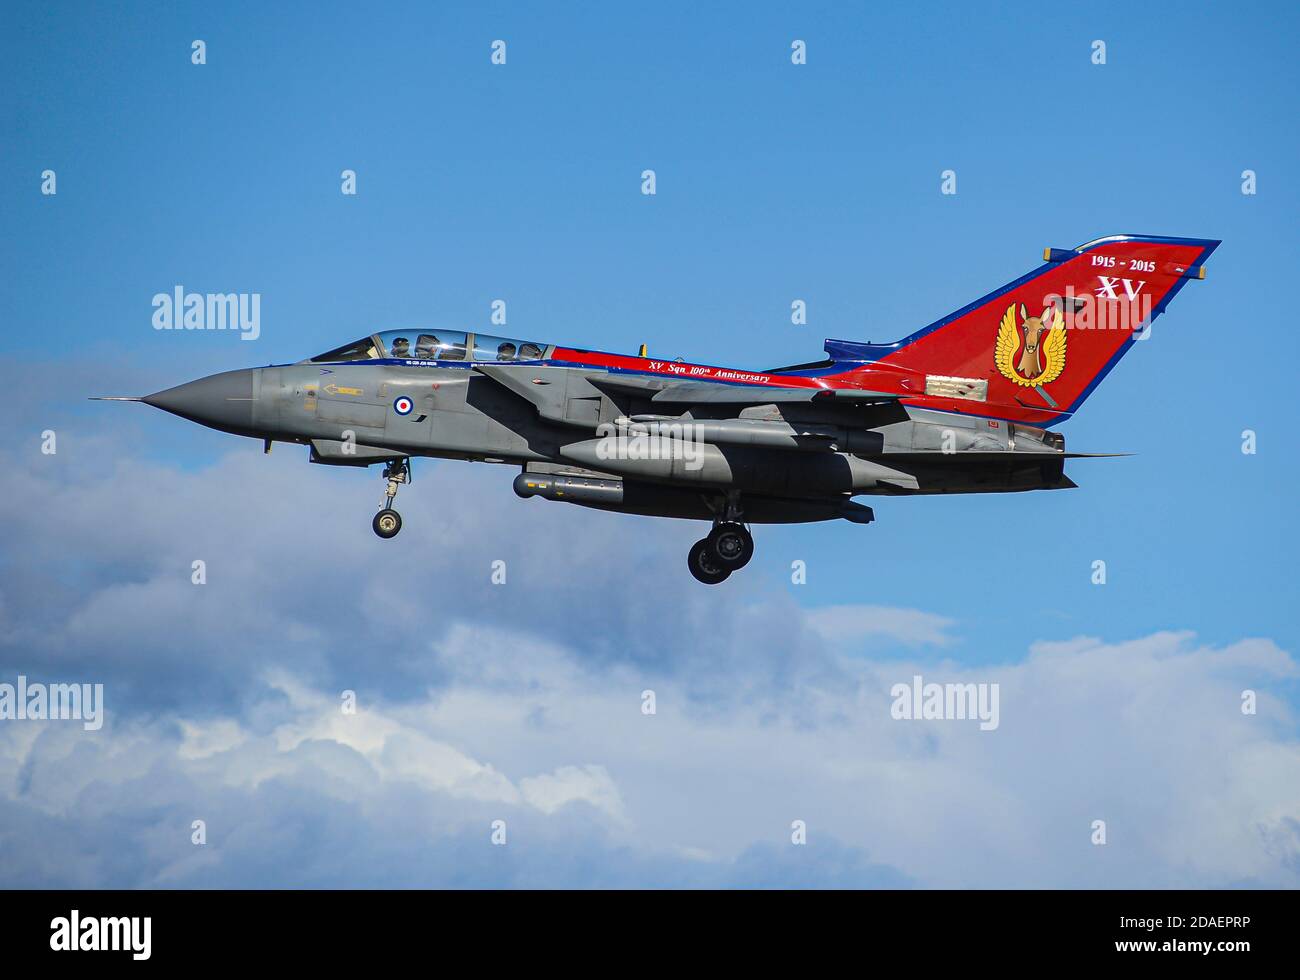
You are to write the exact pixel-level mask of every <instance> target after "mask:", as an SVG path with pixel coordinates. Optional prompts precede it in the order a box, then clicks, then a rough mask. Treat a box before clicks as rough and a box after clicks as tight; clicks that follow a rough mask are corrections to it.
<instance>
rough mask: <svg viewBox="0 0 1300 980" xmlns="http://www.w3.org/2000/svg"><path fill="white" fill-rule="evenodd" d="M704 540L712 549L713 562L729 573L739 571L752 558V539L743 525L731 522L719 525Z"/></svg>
mask: <svg viewBox="0 0 1300 980" xmlns="http://www.w3.org/2000/svg"><path fill="white" fill-rule="evenodd" d="M704 540H705V541H707V542H708V544H709V548H710V549H712V551H713V558H714V560H715V561H716V562H717V563H718V564H720V565H721V566H722V567H723V568H726V569H728V570H730V571H733V572H736V571H739V570H740V569H742V568H744V567H745V566H746V565H748V564H749V559H751V558H753V557H754V538H753V535H751V534H750V533H749V531H747V530H746V529H745V526H744V525H743V524H736V523H734V522H731V521H727V522H725V523H722V524H719V525H717V526H716V527H715V528H714V529H713V530H712V531H710V532H709V536H708V537H707V538H705V539H704Z"/></svg>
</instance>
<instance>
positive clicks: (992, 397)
mask: <svg viewBox="0 0 1300 980" xmlns="http://www.w3.org/2000/svg"><path fill="white" fill-rule="evenodd" d="M1218 244H1219V242H1218V241H1214V240H1209V239H1191V238H1165V237H1159V236H1154V235H1114V236H1111V237H1108V238H1099V239H1097V240H1096V241H1092V242H1088V243H1086V244H1084V245H1080V246H1079V247H1078V248H1072V249H1057V248H1049V249H1045V250H1044V253H1043V264H1042V265H1040V266H1038V267H1037V268H1036V269H1034V270H1033V271H1031V272H1029V273H1027V274H1026V275H1023V276H1021V277H1020V278H1019V279H1016V280H1014V281H1012V282H1009V283H1007V284H1006V285H1005V286H1002V287H1000V288H998V289H996V290H994V291H993V292H991V293H989V294H988V295H986V296H982V297H980V298H979V299H977V300H975V301H974V302H973V303H970V304H969V305H967V306H964V307H962V308H961V309H959V310H957V311H956V312H954V313H950V314H948V315H947V316H945V317H942V318H941V319H939V320H936V321H935V322H933V323H931V324H929V325H928V326H925V327H922V328H921V329H920V330H917V331H916V332H914V333H912V334H910V335H909V336H907V337H904V338H903V339H902V340H899V341H897V342H895V343H891V344H874V343H869V342H868V343H860V342H857V341H851V340H827V341H826V343H825V351H826V357H825V359H823V360H820V361H816V362H813V363H809V364H798V365H794V366H792V367H778V368H770V369H766V370H752V369H736V368H723V367H713V366H708V365H703V364H694V363H690V362H687V361H683V360H681V359H680V358H677V359H667V358H654V357H649V356H647V355H646V351H645V348H644V347H643V348H642V350H641V353H640V354H639V355H637V356H629V355H623V354H609V353H602V352H599V351H594V350H586V349H583V348H577V347H566V346H564V345H562V344H553V343H543V342H541V341H529V340H519V339H511V338H506V337H498V336H489V335H487V334H484V333H477V332H469V333H464V332H457V331H452V330H444V329H441V328H436V327H428V328H422V329H414V330H385V331H382V332H378V333H370V334H366V335H365V336H364V337H361V338H359V339H357V340H354V341H352V342H351V343H347V344H344V345H343V346H341V347H335V348H333V349H332V350H328V351H326V352H325V353H323V354H318V355H316V356H315V357H310V358H308V359H306V360H304V361H299V362H298V363H296V364H282V365H275V366H270V367H264V368H250V369H247V370H240V371H227V372H225V373H223V374H215V375H212V376H211V377H206V378H201V379H199V380H197V381H191V382H189V383H188V384H183V385H180V386H178V387H175V388H169V389H167V390H165V391H160V392H157V393H156V394H152V395H147V396H144V397H142V398H125V399H117V400H126V401H142V402H144V403H145V404H148V405H153V406H154V407H156V408H161V409H163V410H165V411H168V412H171V413H172V414H174V415H179V416H180V417H181V418H185V419H189V420H191V421H194V422H198V423H200V424H202V425H206V426H209V427H211V428H214V429H220V430H221V431H224V432H231V433H234V434H236V435H242V436H250V437H252V438H255V439H261V440H263V441H264V444H265V449H266V451H267V452H269V451H270V448H271V445H272V443H273V442H292V443H298V444H300V445H306V446H309V447H310V452H309V459H310V460H311V462H313V463H321V464H325V465H330V466H360V467H365V466H371V465H375V464H382V465H383V477H384V480H385V481H386V492H385V494H384V500H383V502H382V504H381V506H380V509H379V512H378V513H377V514H376V515H375V517H374V521H373V527H374V530H375V533H376V534H378V535H379V536H380V537H381V538H391V537H393V536H394V535H395V534H397V532H398V531H400V530H401V527H402V519H401V517H400V516H399V515H398V513H397V511H396V510H394V509H393V503H394V498H395V497H396V496H397V492H398V487H399V486H401V485H402V484H405V483H407V482H408V481H409V479H410V474H411V459H412V458H413V457H416V456H432V457H439V458H443V459H459V460H470V461H474V462H486V463H502V464H506V465H510V466H515V467H518V468H519V471H520V472H519V475H518V476H516V477H515V480H514V489H515V492H516V493H517V494H518V495H519V496H520V497H525V498H526V497H542V498H543V499H546V500H555V501H562V502H565V503H571V504H578V505H579V506H582V507H592V508H596V509H600V510H611V511H621V512H623V513H629V514H642V515H647V516H653V517H678V518H688V519H695V520H702V521H710V522H711V523H712V530H711V531H710V532H709V533H708V534H707V535H706V536H705V537H703V538H702V539H700V540H699V541H697V542H696V543H695V545H694V546H693V547H692V548H691V550H690V553H689V556H688V566H689V568H690V571H691V574H692V575H694V576H695V578H696V579H698V580H699V581H701V582H705V583H708V584H717V583H720V582H722V581H724V580H725V579H726V578H727V577H728V576H729V575H731V573H732V572H734V571H737V570H738V569H740V568H743V567H744V566H745V564H746V563H747V562H748V561H749V560H750V558H751V557H752V555H753V553H754V540H753V537H752V536H751V534H750V532H749V529H748V527H747V525H751V524H784V523H799V522H806V521H827V520H836V519H840V520H846V521H850V522H852V523H856V524H867V523H870V522H871V521H872V520H874V513H873V511H872V509H871V508H870V507H868V506H865V505H864V504H862V503H859V502H857V501H855V500H853V499H852V498H854V497H855V496H859V495H880V494H888V495H909V494H935V493H1005V492H1010V491H1023V490H1058V489H1064V488H1070V487H1074V486H1075V484H1074V483H1073V482H1072V481H1071V480H1070V479H1069V478H1068V477H1067V476H1066V475H1065V460H1067V459H1070V458H1072V457H1077V456H1083V455H1088V454H1083V453H1069V452H1066V450H1065V440H1064V438H1063V437H1062V436H1061V435H1060V434H1058V433H1056V432H1053V431H1050V429H1051V427H1053V426H1056V425H1058V424H1059V423H1061V422H1063V421H1065V420H1066V419H1068V418H1070V417H1071V416H1072V415H1073V414H1074V413H1075V412H1077V411H1078V410H1079V407H1080V406H1081V405H1082V404H1083V402H1084V400H1085V399H1086V398H1087V397H1088V395H1090V394H1091V393H1092V391H1093V389H1094V388H1096V387H1097V385H1098V383H1099V382H1100V381H1101V379H1102V378H1104V377H1105V376H1106V374H1107V373H1108V372H1109V371H1110V370H1111V368H1113V367H1114V366H1115V365H1116V363H1118V361H1119V359H1120V358H1121V357H1123V356H1124V354H1125V353H1127V352H1128V351H1129V349H1130V348H1132V347H1133V346H1134V345H1135V343H1137V342H1139V341H1140V340H1142V339H1143V338H1145V337H1146V336H1149V331H1150V324H1151V322H1152V321H1153V320H1154V319H1155V318H1156V317H1157V316H1158V315H1159V314H1160V313H1161V312H1163V311H1164V309H1165V307H1166V306H1167V305H1168V304H1169V302H1170V300H1172V299H1173V297H1174V296H1175V295H1176V294H1177V292H1178V291H1179V290H1180V289H1181V288H1182V287H1183V284H1184V283H1186V282H1188V281H1189V280H1193V279H1203V278H1204V263H1205V261H1206V259H1208V258H1209V256H1210V254H1211V253H1212V252H1213V251H1214V249H1215V248H1216V247H1217V246H1218ZM1150 353H1151V354H1153V353H1154V352H1150Z"/></svg>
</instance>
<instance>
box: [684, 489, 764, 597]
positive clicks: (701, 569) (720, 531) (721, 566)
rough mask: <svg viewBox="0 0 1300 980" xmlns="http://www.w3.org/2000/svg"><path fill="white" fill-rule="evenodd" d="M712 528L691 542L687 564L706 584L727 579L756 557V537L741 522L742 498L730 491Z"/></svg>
mask: <svg viewBox="0 0 1300 980" xmlns="http://www.w3.org/2000/svg"><path fill="white" fill-rule="evenodd" d="M714 513H715V515H716V516H715V517H714V521H713V530H712V531H710V532H709V534H708V537H705V538H701V539H700V540H699V541H696V542H695V544H694V545H692V546H691V550H690V553H689V554H688V555H687V556H686V564H687V566H688V567H689V568H690V570H691V574H692V575H694V576H695V578H696V580H697V581H700V582H703V583H704V584H705V585H717V584H718V583H720V582H725V581H726V580H727V578H728V576H730V575H731V573H732V572H738V571H740V570H741V569H742V568H744V567H745V566H746V565H748V564H749V560H750V559H751V558H753V557H754V538H753V535H751V534H750V533H749V531H748V530H747V529H746V527H745V525H743V524H741V523H740V517H741V511H740V498H739V497H738V496H736V495H734V494H732V495H728V497H727V498H725V500H724V501H723V503H722V505H721V506H720V507H718V508H716V509H715V511H714Z"/></svg>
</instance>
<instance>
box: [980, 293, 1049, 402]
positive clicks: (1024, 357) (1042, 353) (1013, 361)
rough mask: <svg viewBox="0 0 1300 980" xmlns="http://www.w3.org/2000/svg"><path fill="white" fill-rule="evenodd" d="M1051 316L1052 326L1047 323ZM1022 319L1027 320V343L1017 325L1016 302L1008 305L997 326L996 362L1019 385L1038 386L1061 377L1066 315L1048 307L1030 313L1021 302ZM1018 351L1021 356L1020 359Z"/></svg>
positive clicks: (994, 353)
mask: <svg viewBox="0 0 1300 980" xmlns="http://www.w3.org/2000/svg"><path fill="white" fill-rule="evenodd" d="M1048 316H1052V326H1051V328H1050V329H1049V328H1048V326H1047V324H1046V323H1045V322H1044V321H1045V320H1046V319H1047V318H1048ZM1020 319H1021V320H1023V321H1024V324H1023V330H1024V345H1023V347H1022V345H1021V343H1020V340H1021V328H1018V327H1017V326H1016V304H1015V303H1012V304H1011V305H1010V306H1008V307H1007V311H1006V313H1004V314H1002V323H1001V324H1000V325H999V326H998V341H997V346H996V347H995V348H994V350H993V361H994V363H995V364H997V366H998V370H999V371H1001V372H1002V374H1003V375H1004V376H1005V377H1007V378H1009V379H1010V380H1012V381H1014V382H1015V383H1016V384H1018V385H1024V386H1025V387H1027V388H1039V387H1041V386H1042V385H1045V384H1047V383H1049V382H1051V381H1055V380H1056V379H1057V378H1058V377H1060V375H1061V372H1062V371H1064V370H1065V317H1063V316H1062V315H1061V311H1060V310H1058V309H1056V308H1055V307H1052V306H1049V307H1048V308H1047V309H1045V310H1043V315H1042V316H1029V315H1028V314H1027V312H1026V310H1025V304H1024V303H1021V304H1020ZM1044 335H1046V336H1044ZM1017 353H1018V354H1019V355H1020V356H1019V358H1018V359H1017V357H1016V355H1017Z"/></svg>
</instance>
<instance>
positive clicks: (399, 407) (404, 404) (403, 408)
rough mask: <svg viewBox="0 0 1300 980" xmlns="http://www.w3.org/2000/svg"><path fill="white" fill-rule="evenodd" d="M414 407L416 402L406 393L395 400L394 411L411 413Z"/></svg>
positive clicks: (402, 413) (403, 413) (405, 413)
mask: <svg viewBox="0 0 1300 980" xmlns="http://www.w3.org/2000/svg"><path fill="white" fill-rule="evenodd" d="M414 407H415V403H414V402H412V401H411V399H409V398H407V397H406V396H405V395H403V396H402V397H401V398H398V399H397V400H396V401H394V402H393V411H394V412H396V413H397V414H398V415H410V414H411V409H413V408H414Z"/></svg>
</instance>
